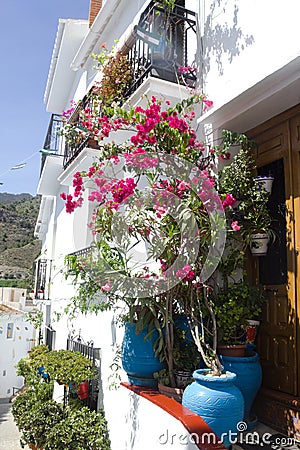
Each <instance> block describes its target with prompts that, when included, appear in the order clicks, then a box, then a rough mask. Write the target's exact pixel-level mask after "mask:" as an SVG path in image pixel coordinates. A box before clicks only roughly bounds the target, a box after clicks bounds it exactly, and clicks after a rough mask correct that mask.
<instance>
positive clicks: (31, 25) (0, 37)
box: [0, 0, 89, 195]
mask: <svg viewBox="0 0 300 450" xmlns="http://www.w3.org/2000/svg"><path fill="white" fill-rule="evenodd" d="M88 13H89V0H26V1H24V0H8V1H6V2H3V4H2V5H1V17H2V20H1V27H0V59H1V69H0V101H1V108H0V136H1V138H0V155H1V159H0V161H1V162H0V183H3V185H0V192H9V193H14V194H17V193H21V192H29V193H30V194H32V195H35V194H36V189H37V184H38V179H39V171H40V153H39V150H40V149H41V148H42V147H43V143H44V139H45V135H46V131H47V127H48V123H49V120H50V114H49V113H46V110H45V104H44V101H43V98H44V91H45V87H46V81H47V76H48V70H49V65H50V60H51V55H52V49H53V44H54V41H55V37H56V32H57V26H58V19H59V18H71V19H87V18H88ZM25 161H26V166H25V167H24V168H22V169H18V170H11V168H12V167H14V166H15V165H17V164H21V163H23V162H25Z"/></svg>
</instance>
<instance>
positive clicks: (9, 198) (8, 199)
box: [0, 192, 32, 205]
mask: <svg viewBox="0 0 300 450" xmlns="http://www.w3.org/2000/svg"><path fill="white" fill-rule="evenodd" d="M31 197H32V195H30V194H25V193H22V194H9V193H8V192H0V204H4V205H6V204H7V203H12V202H16V201H19V200H27V199H28V198H31Z"/></svg>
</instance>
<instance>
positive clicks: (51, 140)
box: [41, 114, 62, 173]
mask: <svg viewBox="0 0 300 450" xmlns="http://www.w3.org/2000/svg"><path fill="white" fill-rule="evenodd" d="M61 126H62V118H61V116H60V115H58V114H52V115H51V119H50V122H49V126H48V130H47V134H46V137H45V141H44V146H43V153H42V160H41V173H42V170H43V167H44V165H45V162H46V158H47V156H48V155H53V154H54V155H55V154H58V153H59V149H60V142H61V137H60V136H59V134H58V131H59V129H60V128H61Z"/></svg>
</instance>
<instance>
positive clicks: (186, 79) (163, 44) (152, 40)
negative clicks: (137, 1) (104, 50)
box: [121, 2, 197, 97]
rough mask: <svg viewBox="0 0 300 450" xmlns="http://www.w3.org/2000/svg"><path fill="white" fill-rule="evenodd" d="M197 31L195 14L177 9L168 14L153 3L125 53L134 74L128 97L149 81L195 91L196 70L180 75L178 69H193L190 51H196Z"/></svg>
mask: <svg viewBox="0 0 300 450" xmlns="http://www.w3.org/2000/svg"><path fill="white" fill-rule="evenodd" d="M196 31H197V30H196V15H195V13H194V12H193V11H189V10H187V9H185V8H184V7H182V6H180V5H175V7H174V9H173V10H172V11H171V12H170V13H166V12H165V10H164V8H163V7H161V6H158V5H156V4H155V2H151V3H150V4H149V6H148V7H147V8H146V10H145V11H144V12H143V14H142V15H141V18H140V21H139V24H138V26H136V27H135V28H134V34H133V36H131V38H129V40H128V41H127V43H125V44H124V46H123V48H122V49H121V50H122V51H123V52H124V53H127V54H128V58H129V61H130V63H131V66H132V67H133V72H134V79H133V82H132V85H131V87H130V89H129V91H128V92H127V97H129V96H130V95H132V94H133V93H134V92H135V91H136V89H137V88H138V87H139V86H140V85H141V84H142V83H143V82H144V80H145V79H147V78H148V77H154V78H159V79H162V80H165V81H169V82H171V83H179V84H184V85H188V86H190V87H195V84H196V80H197V76H196V74H195V72H194V70H193V69H191V68H190V69H189V70H188V69H186V71H185V73H181V74H180V73H179V72H178V69H180V67H185V68H187V67H189V57H188V48H190V47H192V48H193V47H194V48H195V39H196ZM130 41H131V42H130ZM129 42H130V43H131V47H130V48H128V46H129V45H130V44H129ZM195 50H196V48H195Z"/></svg>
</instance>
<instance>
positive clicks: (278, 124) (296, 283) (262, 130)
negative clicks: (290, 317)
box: [246, 105, 300, 396]
mask: <svg viewBox="0 0 300 450" xmlns="http://www.w3.org/2000/svg"><path fill="white" fill-rule="evenodd" d="M299 114H300V105H297V106H296V107H294V108H291V109H289V110H287V111H285V112H284V113H282V114H279V115H278V116H275V117H273V118H272V119H270V120H268V121H267V122H264V123H263V124H261V125H259V126H258V127H256V128H254V129H252V130H249V131H248V132H247V133H246V134H247V136H248V137H249V138H251V139H253V140H254V141H256V140H258V143H259V146H260V150H261V149H262V148H263V145H264V141H263V136H264V135H267V134H268V141H269V140H270V136H271V135H272V130H274V151H272V152H270V150H269V151H268V153H266V154H265V155H264V154H263V151H261V152H260V154H258V150H256V151H255V153H254V158H255V161H256V163H257V164H258V166H263V165H265V164H269V163H271V162H272V161H275V160H277V159H280V158H282V159H283V162H284V176H285V190H286V192H285V194H286V206H287V210H288V211H290V214H288V215H287V234H288V248H287V269H288V281H287V294H288V298H289V301H290V302H291V306H292V308H293V309H294V311H295V341H294V345H295V347H296V348H295V361H294V363H295V367H294V370H295V372H296V373H294V383H293V391H294V393H295V395H298V396H299V395H300V370H299V361H300V356H299V357H297V355H300V339H299V331H300V329H299V307H297V306H298V305H297V303H299V301H297V292H300V277H299V276H298V277H297V272H296V268H297V265H296V258H297V259H298V267H300V265H299V263H300V256H299V254H296V251H295V245H296V242H298V247H299V250H300V231H298V232H297V230H296V225H295V224H296V223H299V226H298V228H300V199H299V194H300V175H299V174H298V173H297V167H298V172H299V169H300V164H299V151H300V148H299V150H298V151H296V152H295V150H293V136H292V133H291V120H292V119H293V118H294V117H295V116H297V115H299ZM280 129H281V130H282V133H281V134H280ZM299 130H300V128H299ZM285 136H286V142H285ZM260 137H261V138H262V140H260V139H259V138H260ZM299 138H300V131H299ZM281 139H282V140H281ZM295 153H297V155H295ZM295 160H297V161H295ZM297 162H298V165H297ZM297 195H298V197H296V196H297ZM297 211H298V212H297ZM289 230H290V231H289ZM296 237H297V240H296ZM299 253H300V252H299ZM255 266H256V267H255V269H254V270H255V273H256V280H257V279H258V275H257V274H258V262H257V261H256V265H255Z"/></svg>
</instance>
